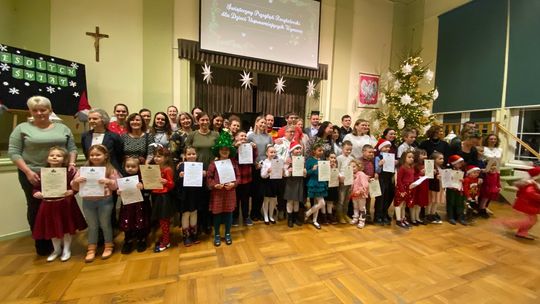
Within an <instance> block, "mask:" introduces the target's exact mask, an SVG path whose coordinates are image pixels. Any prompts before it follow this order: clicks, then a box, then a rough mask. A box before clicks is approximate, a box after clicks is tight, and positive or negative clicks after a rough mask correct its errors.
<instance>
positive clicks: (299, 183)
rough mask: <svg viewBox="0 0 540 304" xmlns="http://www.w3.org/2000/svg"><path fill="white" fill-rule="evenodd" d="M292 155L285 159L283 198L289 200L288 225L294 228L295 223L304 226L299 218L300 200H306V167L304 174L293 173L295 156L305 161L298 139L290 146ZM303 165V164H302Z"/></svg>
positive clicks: (298, 159) (297, 159)
mask: <svg viewBox="0 0 540 304" xmlns="http://www.w3.org/2000/svg"><path fill="white" fill-rule="evenodd" d="M289 153H290V156H289V157H288V158H287V160H286V161H285V166H284V170H285V191H284V193H283V199H285V200H286V201H287V225H288V226H289V228H292V227H293V225H294V224H296V225H297V226H302V221H301V220H300V219H299V218H298V211H299V210H300V202H303V201H304V177H305V176H306V169H305V168H303V172H302V175H300V176H296V175H294V174H293V158H296V159H295V160H294V161H303V159H304V157H303V155H304V151H303V148H302V145H301V144H300V143H298V142H297V141H293V142H291V145H290V147H289ZM302 167H303V166H302Z"/></svg>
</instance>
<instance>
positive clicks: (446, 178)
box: [440, 169, 453, 188]
mask: <svg viewBox="0 0 540 304" xmlns="http://www.w3.org/2000/svg"><path fill="white" fill-rule="evenodd" d="M440 174H441V186H442V187H443V188H452V187H453V182H452V170H451V169H443V170H441V171H440Z"/></svg>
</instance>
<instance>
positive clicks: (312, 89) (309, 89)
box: [306, 80, 315, 97]
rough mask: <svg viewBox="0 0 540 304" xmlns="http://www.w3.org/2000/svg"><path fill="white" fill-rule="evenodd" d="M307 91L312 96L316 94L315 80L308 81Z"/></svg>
mask: <svg viewBox="0 0 540 304" xmlns="http://www.w3.org/2000/svg"><path fill="white" fill-rule="evenodd" d="M306 93H307V96H309V97H312V96H313V95H314V94H315V80H310V81H308V83H307V91H306Z"/></svg>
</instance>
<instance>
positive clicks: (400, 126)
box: [397, 117, 405, 130]
mask: <svg viewBox="0 0 540 304" xmlns="http://www.w3.org/2000/svg"><path fill="white" fill-rule="evenodd" d="M397 127H398V129H400V130H402V129H403V128H405V119H403V117H400V118H399V120H398V122H397Z"/></svg>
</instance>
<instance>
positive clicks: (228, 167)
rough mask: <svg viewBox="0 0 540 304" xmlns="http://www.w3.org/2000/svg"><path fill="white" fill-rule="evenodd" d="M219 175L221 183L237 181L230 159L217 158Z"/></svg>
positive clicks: (216, 163)
mask: <svg viewBox="0 0 540 304" xmlns="http://www.w3.org/2000/svg"><path fill="white" fill-rule="evenodd" d="M214 164H215V165H216V170H217V172H218V175H219V183H220V184H226V183H231V182H235V181H236V175H235V174H234V168H233V165H232V162H231V160H230V159H224V160H216V161H215V162H214Z"/></svg>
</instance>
